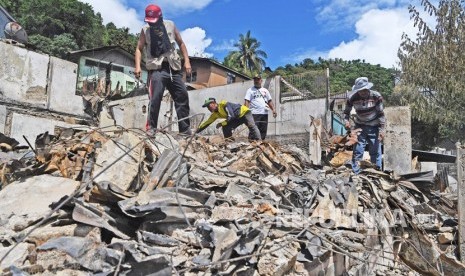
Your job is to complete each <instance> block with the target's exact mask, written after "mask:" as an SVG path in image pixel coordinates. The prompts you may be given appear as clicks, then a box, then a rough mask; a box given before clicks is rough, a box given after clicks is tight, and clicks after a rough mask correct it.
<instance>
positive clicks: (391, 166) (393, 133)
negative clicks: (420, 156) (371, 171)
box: [383, 106, 412, 174]
mask: <svg viewBox="0 0 465 276" xmlns="http://www.w3.org/2000/svg"><path fill="white" fill-rule="evenodd" d="M384 114H385V115H386V137H385V139H384V158H383V159H384V169H385V170H393V171H395V172H396V173H398V174H406V173H411V172H412V139H411V137H412V130H411V113H410V107H408V106H396V107H387V108H385V109H384Z"/></svg>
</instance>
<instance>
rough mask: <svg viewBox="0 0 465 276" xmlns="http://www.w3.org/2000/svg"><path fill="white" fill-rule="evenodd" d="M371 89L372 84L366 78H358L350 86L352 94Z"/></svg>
mask: <svg viewBox="0 0 465 276" xmlns="http://www.w3.org/2000/svg"><path fill="white" fill-rule="evenodd" d="M372 87H373V83H371V82H369V81H368V78H367V77H360V78H357V79H356V80H355V84H354V86H352V92H357V91H360V90H363V89H370V88H372Z"/></svg>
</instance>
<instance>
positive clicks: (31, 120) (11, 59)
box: [0, 42, 91, 144]
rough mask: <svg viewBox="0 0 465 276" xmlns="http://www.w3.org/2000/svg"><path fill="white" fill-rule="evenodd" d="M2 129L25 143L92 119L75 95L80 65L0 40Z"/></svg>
mask: <svg viewBox="0 0 465 276" xmlns="http://www.w3.org/2000/svg"><path fill="white" fill-rule="evenodd" d="M0 60H1V61H0V63H1V66H0V132H2V133H4V134H5V135H8V136H10V137H12V138H14V139H16V140H18V141H19V142H20V143H21V144H26V143H25V141H24V138H23V135H24V136H25V137H27V139H28V140H29V141H30V142H31V143H33V142H34V141H35V138H36V136H37V135H39V134H41V133H44V132H45V131H48V132H50V133H52V134H53V132H54V128H55V126H64V127H67V126H75V125H77V124H74V123H73V122H78V121H81V120H88V119H91V117H90V116H89V115H87V114H86V113H85V112H84V103H83V99H82V97H80V96H77V95H75V88H76V78H77V74H76V72H77V65H76V64H75V63H72V62H68V61H65V60H61V59H58V58H55V57H51V56H48V55H44V54H39V53H36V52H33V51H30V50H28V49H25V48H22V47H19V46H16V45H11V44H8V43H5V42H0Z"/></svg>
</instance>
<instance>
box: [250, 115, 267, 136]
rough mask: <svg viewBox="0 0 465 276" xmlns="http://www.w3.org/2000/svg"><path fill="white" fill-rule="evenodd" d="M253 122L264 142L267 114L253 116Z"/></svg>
mask: <svg viewBox="0 0 465 276" xmlns="http://www.w3.org/2000/svg"><path fill="white" fill-rule="evenodd" d="M253 120H254V121H255V124H256V125H257V127H258V131H260V137H261V138H262V140H265V138H266V132H267V130H268V114H253ZM249 139H250V133H249Z"/></svg>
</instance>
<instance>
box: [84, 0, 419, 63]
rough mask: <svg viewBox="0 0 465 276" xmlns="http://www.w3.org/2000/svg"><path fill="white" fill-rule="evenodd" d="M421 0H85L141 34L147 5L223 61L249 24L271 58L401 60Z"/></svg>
mask: <svg viewBox="0 0 465 276" xmlns="http://www.w3.org/2000/svg"><path fill="white" fill-rule="evenodd" d="M418 1H419V0H378V1H372V0H287V1H282V0H267V1H265V0H160V1H155V2H150V1H137V0H81V2H85V3H89V4H90V5H92V6H93V8H94V11H95V12H100V13H101V15H102V17H103V20H104V23H108V22H113V23H115V25H116V26H118V27H128V28H129V29H130V31H131V32H132V33H139V32H140V29H141V27H142V25H143V24H144V22H143V19H144V9H145V7H146V6H147V5H148V4H152V3H153V4H157V5H159V6H160V7H161V8H162V11H163V16H164V18H165V19H170V20H173V21H174V22H175V23H176V25H177V28H178V29H179V31H180V32H181V35H182V37H183V39H184V42H185V43H186V45H187V48H188V51H189V55H191V56H194V55H195V56H204V57H214V58H216V59H217V60H219V61H223V58H224V56H225V55H227V53H228V52H229V51H231V50H234V47H233V44H234V42H236V41H238V39H239V34H245V33H246V32H247V31H248V30H250V31H251V35H252V36H253V37H255V38H257V39H258V40H259V41H260V42H261V49H262V50H264V51H265V52H266V53H267V54H268V58H267V59H266V60H265V61H266V65H267V66H268V67H270V68H271V69H272V70H274V69H276V68H277V67H278V66H285V65H286V64H295V63H299V62H301V61H302V60H303V59H304V58H312V59H314V60H317V59H318V57H322V58H325V59H327V58H342V59H345V60H352V59H364V60H365V61H366V62H369V63H372V64H380V65H381V66H384V67H387V68H391V67H393V66H397V61H398V60H397V49H398V48H399V44H400V42H401V35H402V33H407V34H408V35H409V36H410V37H415V33H416V29H415V28H414V27H413V23H412V22H411V20H410V19H409V17H410V15H409V13H408V5H409V4H414V5H416V6H419V4H418Z"/></svg>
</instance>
